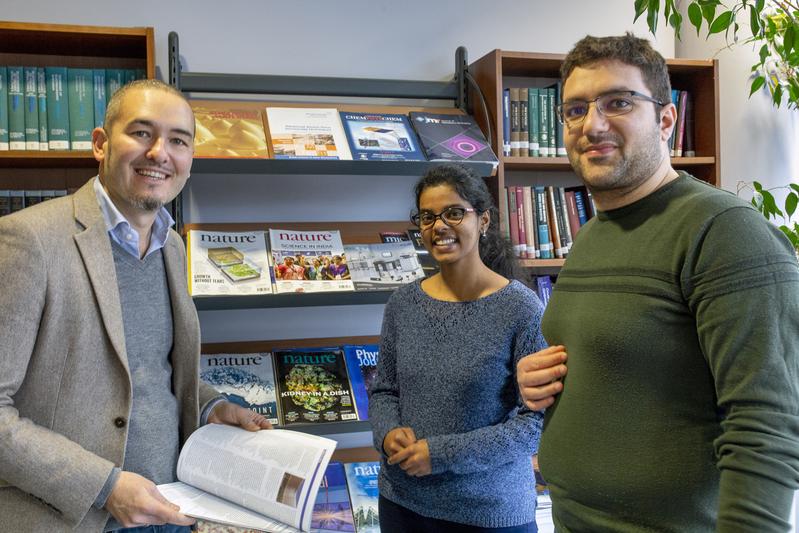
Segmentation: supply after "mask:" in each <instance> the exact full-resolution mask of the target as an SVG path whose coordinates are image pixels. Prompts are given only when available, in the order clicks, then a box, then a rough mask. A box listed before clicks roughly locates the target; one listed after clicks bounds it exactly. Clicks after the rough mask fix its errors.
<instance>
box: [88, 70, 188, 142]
mask: <svg viewBox="0 0 799 533" xmlns="http://www.w3.org/2000/svg"><path fill="white" fill-rule="evenodd" d="M140 89H155V90H157V91H164V92H167V93H169V94H172V95H175V96H177V97H178V98H180V99H181V100H183V101H184V102H186V105H189V107H191V106H190V104H189V101H188V100H187V99H186V96H185V95H184V94H183V93H182V92H180V91H179V90H177V89H175V88H174V87H172V86H171V85H169V84H166V83H164V82H162V81H160V80H150V79H146V80H134V81H131V82H130V83H126V84H125V85H123V86H122V87H120V88H119V90H118V91H117V92H115V93H114V95H113V96H111V99H110V100H109V101H108V105H107V106H106V108H105V119H104V120H103V127H104V128H105V131H107V132H110V131H111V127H112V126H113V124H114V122H116V120H117V119H118V118H119V112H120V110H121V108H122V101H123V100H124V99H125V96H126V95H127V94H128V93H129V92H132V91H136V90H140Z"/></svg>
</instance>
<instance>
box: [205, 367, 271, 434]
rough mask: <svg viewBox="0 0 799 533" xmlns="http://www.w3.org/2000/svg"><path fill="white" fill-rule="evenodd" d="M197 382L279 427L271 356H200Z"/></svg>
mask: <svg viewBox="0 0 799 533" xmlns="http://www.w3.org/2000/svg"><path fill="white" fill-rule="evenodd" d="M200 379H202V380H203V381H205V382H206V383H208V384H209V385H211V386H212V387H213V388H214V389H216V390H217V391H218V392H219V393H221V394H223V395H224V396H225V399H227V400H228V401H231V402H233V403H235V404H238V405H241V406H242V407H246V408H247V409H252V410H253V411H255V412H256V413H259V414H262V415H264V416H265V417H266V418H267V419H268V420H269V422H271V423H272V425H277V424H279V417H278V412H277V391H276V390H275V369H274V365H273V364H272V354H271V353H269V352H263V353H215V354H203V355H202V356H201V357H200Z"/></svg>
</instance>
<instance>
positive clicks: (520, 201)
mask: <svg viewBox="0 0 799 533" xmlns="http://www.w3.org/2000/svg"><path fill="white" fill-rule="evenodd" d="M516 216H517V217H518V219H519V257H521V258H522V259H527V228H525V226H524V189H523V188H522V187H519V186H517V187H516Z"/></svg>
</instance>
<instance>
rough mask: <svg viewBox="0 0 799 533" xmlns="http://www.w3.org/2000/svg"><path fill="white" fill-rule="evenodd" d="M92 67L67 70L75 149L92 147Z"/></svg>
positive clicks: (72, 135)
mask: <svg viewBox="0 0 799 533" xmlns="http://www.w3.org/2000/svg"><path fill="white" fill-rule="evenodd" d="M92 92H93V91H92V69H90V68H89V69H87V68H71V69H69V70H68V71H67V94H68V95H69V142H70V144H71V145H72V149H73V150H91V149H92V130H93V129H94V98H93V96H92Z"/></svg>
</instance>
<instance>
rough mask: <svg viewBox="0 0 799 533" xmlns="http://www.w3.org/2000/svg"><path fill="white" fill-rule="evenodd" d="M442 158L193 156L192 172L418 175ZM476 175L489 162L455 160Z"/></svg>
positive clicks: (490, 168) (484, 172)
mask: <svg viewBox="0 0 799 533" xmlns="http://www.w3.org/2000/svg"><path fill="white" fill-rule="evenodd" d="M441 164H443V162H441V161H357V160H352V161H339V160H332V161H331V160H325V159H265V158H264V159H255V158H252V159H245V158H236V159H221V158H196V159H195V160H194V162H193V164H192V170H193V171H194V172H195V173H203V174H273V175H314V176H317V175H323V176H333V175H341V176H344V175H346V176H421V175H423V174H424V173H425V172H427V171H428V170H429V169H430V168H432V167H434V166H436V165H441ZM458 164H459V165H460V166H463V167H466V168H469V169H470V170H472V171H473V172H474V173H475V174H476V175H478V176H492V175H494V174H495V173H496V167H495V166H494V165H493V164H491V163H483V162H474V163H471V162H468V161H458Z"/></svg>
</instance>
